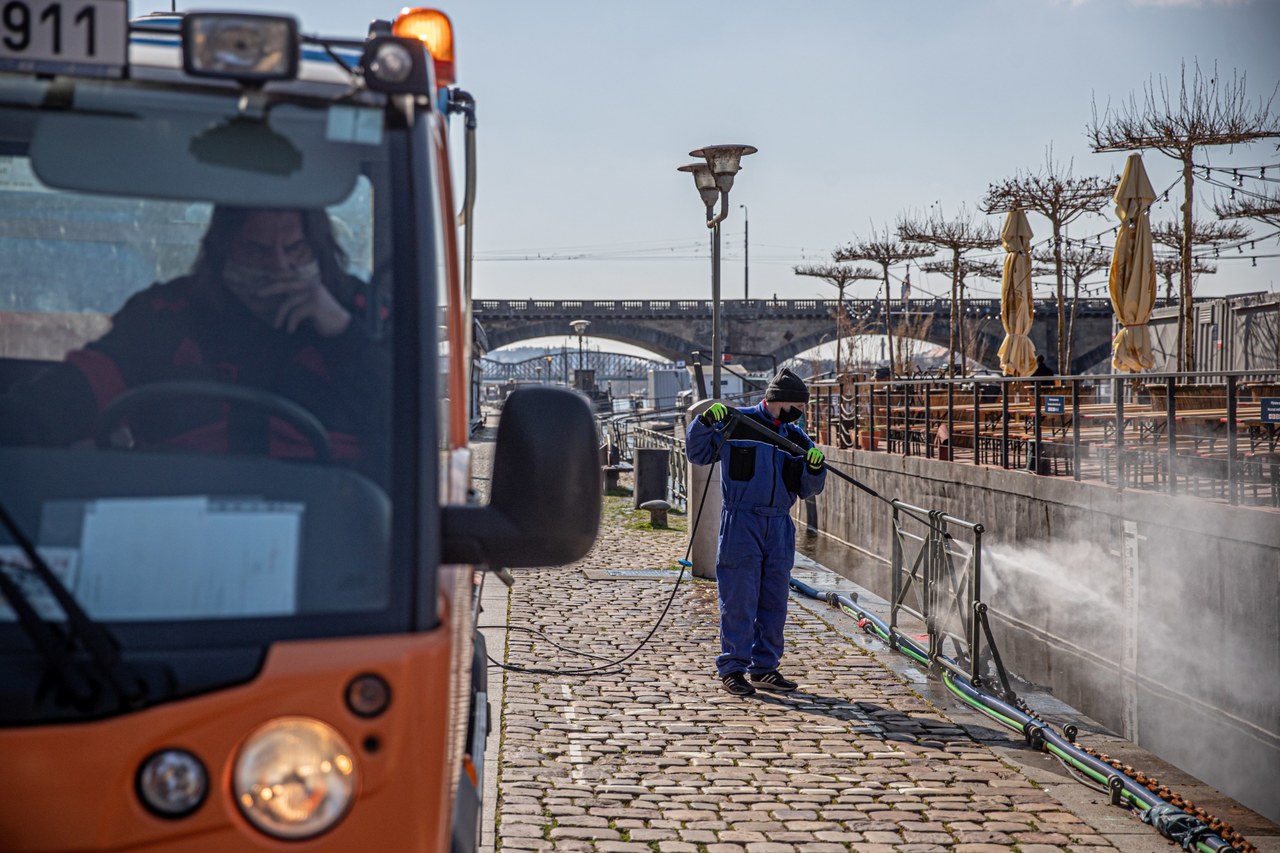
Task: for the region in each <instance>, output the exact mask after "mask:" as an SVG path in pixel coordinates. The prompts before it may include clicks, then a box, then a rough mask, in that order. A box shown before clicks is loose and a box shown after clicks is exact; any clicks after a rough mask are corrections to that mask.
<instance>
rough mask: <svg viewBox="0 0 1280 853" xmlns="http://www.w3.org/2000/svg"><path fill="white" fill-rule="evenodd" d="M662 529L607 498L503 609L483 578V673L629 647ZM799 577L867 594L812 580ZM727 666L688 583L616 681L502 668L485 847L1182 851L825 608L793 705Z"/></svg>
mask: <svg viewBox="0 0 1280 853" xmlns="http://www.w3.org/2000/svg"><path fill="white" fill-rule="evenodd" d="M624 482H625V481H624ZM647 518H648V514H647V513H645V512H635V511H632V510H631V508H630V500H629V499H626V498H617V497H615V498H606V511H605V519H604V523H603V525H602V529H601V532H600V537H599V540H598V542H597V544H596V547H595V548H594V549H593V550H592V552H591V553H590V554H589V555H588V556H587V557H586V558H585V559H583V560H581V561H580V562H579V563H577V564H575V565H573V566H570V567H565V568H559V569H546V570H532V571H522V572H517V573H516V584H515V586H514V587H513V588H512V589H510V590H507V589H506V588H505V587H502V586H501V584H499V583H498V582H497V581H496V580H495V579H493V578H490V579H489V581H488V583H487V584H486V588H485V593H484V598H483V602H484V613H483V615H482V620H481V624H482V625H483V626H486V627H484V628H483V630H484V633H485V635H486V637H487V639H488V642H489V650H490V654H491V655H492V656H493V657H494V658H496V659H498V660H502V661H505V662H506V663H508V664H512V665H519V666H522V667H526V668H530V667H532V668H543V669H579V668H583V667H589V666H592V665H595V664H599V663H601V661H607V660H612V659H616V658H620V657H623V656H624V655H626V654H628V653H629V652H631V651H632V650H633V649H635V648H636V646H637V645H638V644H640V643H641V642H642V641H643V640H644V639H645V637H646V635H647V634H648V632H649V630H650V629H651V628H652V626H653V625H654V623H655V622H656V621H657V620H658V618H659V615H660V614H661V613H662V610H663V608H664V607H665V606H666V604H667V602H668V600H669V599H670V597H671V593H672V590H673V587H674V583H673V580H674V578H675V576H676V572H675V571H674V568H675V567H676V560H677V559H679V558H680V557H683V556H684V551H685V547H686V534H685V532H684V529H685V525H686V524H687V523H688V522H689V519H687V518H685V517H683V516H678V517H675V518H674V520H673V524H674V525H676V526H677V527H678V528H679V529H677V530H668V531H660V530H652V529H646V528H647V525H646V524H645V522H646V521H647ZM710 523H716V522H715V521H714V520H713V521H712V522H710ZM796 576H797V577H798V578H800V579H802V580H804V581H805V582H807V583H810V584H811V585H813V586H816V587H819V588H821V589H824V590H826V589H838V590H850V589H852V588H853V587H852V584H850V583H849V582H848V581H845V580H844V579H842V578H840V577H838V576H837V575H835V574H833V573H831V572H828V571H826V570H825V569H823V568H822V567H820V566H816V565H813V564H808V565H807V566H802V567H800V568H797V570H796ZM862 595H863V599H862V600H863V602H864V603H865V602H866V601H867V600H868V596H867V595H866V593H865V592H863V593H862ZM508 625H509V626H511V627H504V626H508ZM561 647H563V648H569V649H578V650H583V651H586V652H589V653H590V654H591V655H595V656H597V657H595V658H587V657H583V656H579V655H575V654H571V653H569V652H566V651H564V650H563V648H561ZM718 651H719V637H718V628H717V606H716V590H715V585H714V584H713V583H710V582H706V581H697V582H694V581H692V580H690V579H689V578H688V577H687V575H686V577H685V580H684V581H683V583H681V584H680V586H679V588H678V590H676V594H675V597H674V599H673V600H672V603H671V608H670V612H669V613H667V615H666V618H665V620H664V621H663V622H662V624H661V626H660V627H659V629H658V631H657V632H656V634H655V635H654V636H653V637H652V639H651V640H649V642H648V644H647V645H646V646H645V647H644V648H643V649H642V650H641V651H640V652H638V653H637V654H636V655H635V656H634V657H632V658H630V659H629V660H628V661H627V662H626V663H625V664H624V665H623V666H621V667H614V668H609V669H606V670H605V671H603V672H597V673H593V674H587V675H550V674H535V673H528V672H515V671H503V670H501V669H499V668H497V667H491V670H490V676H491V677H490V687H491V691H490V699H491V704H492V708H493V712H494V716H495V720H494V733H493V735H492V736H491V738H490V747H489V751H488V753H487V755H486V761H485V773H486V777H487V780H486V784H487V791H486V802H485V824H486V827H487V829H486V838H485V845H486V849H489V850H494V849H496V850H544V849H555V850H598V851H604V852H605V853H625V851H636V853H648V851H682V853H703V851H705V853H737V851H745V853H784V851H793V850H794V851H801V850H804V851H815V853H822V851H845V850H853V851H866V853H889V851H894V850H897V851H904V853H927V851H935V850H937V851H944V850H954V851H958V853H988V851H992V853H994V851H1007V850H1014V849H1016V850H1018V851H1021V853H1049V851H1055V850H1070V851H1088V850H1102V849H1120V850H1125V851H1164V850H1174V849H1176V847H1173V846H1171V845H1170V843H1169V842H1168V841H1166V840H1165V839H1163V838H1162V837H1161V836H1160V835H1159V834H1158V833H1156V831H1155V830H1154V829H1152V828H1150V827H1148V826H1146V825H1144V824H1142V823H1140V822H1139V821H1138V820H1137V818H1136V817H1135V816H1133V815H1132V814H1131V813H1128V812H1126V811H1124V810H1122V809H1119V808H1116V807H1112V806H1110V805H1109V804H1108V802H1107V797H1106V795H1105V794H1104V793H1101V792H1099V791H1096V790H1093V789H1091V788H1088V787H1085V786H1084V785H1082V784H1080V783H1078V782H1076V781H1075V780H1074V779H1072V778H1071V777H1070V776H1069V775H1068V774H1067V772H1066V771H1065V770H1064V769H1063V768H1062V767H1061V766H1060V765H1059V764H1058V763H1057V762H1056V761H1054V760H1053V759H1051V758H1050V757H1049V756H1047V755H1046V754H1044V753H1042V752H1038V751H1033V750H1031V749H1030V748H1028V747H1027V746H1026V745H1025V744H1023V743H1022V742H1021V741H1020V740H1018V741H1015V740H1013V739H1012V734H1013V733H1012V732H1010V731H1008V730H1003V729H1001V728H1000V727H999V726H998V724H996V723H994V722H992V721H991V720H989V719H988V718H986V717H984V716H982V715H979V714H977V713H976V712H972V711H971V710H969V709H968V708H967V707H966V706H963V705H961V704H960V703H959V702H958V701H956V700H954V699H953V698H952V697H951V696H950V694H948V693H946V692H945V691H943V690H941V689H939V688H938V687H937V686H936V685H931V684H930V683H929V682H928V680H927V678H926V677H925V675H924V674H923V673H921V672H920V671H919V670H918V669H916V668H915V667H914V666H912V665H911V661H910V660H909V659H907V658H905V657H903V656H901V655H896V654H894V653H892V652H890V651H889V650H888V649H887V648H885V647H884V646H883V644H881V643H879V642H878V641H876V640H875V639H873V638H871V637H869V636H867V635H865V634H863V633H861V632H860V631H859V630H858V629H857V628H856V626H855V625H854V624H853V620H852V619H850V618H849V617H847V616H846V615H844V614H843V613H841V612H839V611H836V610H833V609H831V608H829V607H828V606H827V605H826V604H825V603H822V602H815V601H811V600H808V599H805V600H801V599H798V598H797V597H796V596H795V595H794V594H793V596H792V607H791V610H790V615H789V617H788V623H787V652H786V656H785V658H784V659H783V662H782V670H783V672H784V673H786V674H787V675H788V676H790V677H792V678H795V679H798V680H799V681H800V683H801V688H800V690H799V691H798V692H796V693H792V694H790V695H786V696H773V695H769V694H757V695H756V696H755V697H751V698H747V699H740V698H735V697H732V696H729V695H728V694H726V693H725V692H724V691H723V690H721V689H720V685H719V681H718V679H717V678H716V677H715V672H714V663H713V662H714V658H715V656H716V654H717V653H718ZM1039 701H1040V702H1041V703H1043V704H1042V705H1040V706H1037V704H1036V701H1032V706H1033V707H1037V710H1039V711H1041V712H1042V713H1043V714H1044V715H1045V716H1046V718H1047V719H1048V720H1049V721H1050V722H1052V723H1053V724H1055V725H1056V726H1060V725H1061V724H1062V723H1065V722H1075V723H1076V724H1077V725H1078V726H1080V729H1081V733H1082V734H1081V741H1082V742H1083V743H1085V744H1086V745H1090V746H1094V747H1095V748H1097V749H1100V750H1102V751H1103V752H1108V753H1111V754H1113V755H1117V756H1121V757H1123V760H1124V761H1126V762H1127V763H1129V764H1132V765H1134V766H1135V767H1139V768H1140V769H1144V770H1146V772H1148V773H1150V774H1152V775H1155V776H1158V777H1160V779H1161V781H1162V782H1166V783H1168V784H1170V785H1171V786H1172V787H1174V788H1175V789H1177V790H1180V791H1182V792H1183V793H1184V795H1186V796H1188V797H1189V798H1190V799H1192V800H1194V801H1196V802H1197V803H1199V804H1202V805H1204V806H1205V807H1206V808H1209V809H1210V811H1213V812H1214V813H1215V814H1217V815H1218V817H1220V818H1222V819H1224V820H1226V821H1228V822H1230V823H1231V824H1233V825H1234V826H1235V828H1236V829H1238V830H1240V831H1241V832H1243V833H1244V834H1245V835H1246V837H1248V838H1249V840H1250V841H1252V842H1253V843H1254V844H1255V845H1257V846H1258V847H1259V849H1260V850H1263V851H1266V853H1276V851H1280V834H1278V832H1277V829H1276V827H1275V826H1274V825H1271V824H1269V823H1267V822H1266V821H1265V820H1263V819H1262V818H1260V817H1258V816H1257V815H1255V814H1253V813H1252V812H1248V811H1247V810H1244V809H1243V808H1241V807H1239V806H1237V805H1235V804H1234V803H1232V802H1231V801H1229V800H1226V799H1225V798H1221V797H1220V796H1219V797H1217V798H1216V799H1215V795H1214V792H1212V791H1210V790H1208V789H1207V788H1205V787H1204V786H1203V785H1199V784H1198V783H1196V782H1195V781H1194V780H1190V779H1188V778H1187V777H1186V776H1185V774H1179V773H1178V771H1176V770H1175V769H1174V768H1171V767H1169V766H1168V765H1164V764H1163V763H1161V762H1158V761H1157V760H1155V759H1154V758H1153V757H1151V756H1148V755H1146V754H1145V753H1142V752H1141V751H1140V750H1136V749H1134V748H1132V747H1130V746H1128V745H1126V744H1124V743H1123V742H1120V741H1118V739H1116V738H1114V737H1113V736H1110V735H1108V734H1106V733H1105V732H1104V731H1102V730H1101V728H1100V727H1098V726H1097V725H1096V724H1093V723H1092V722H1091V721H1088V720H1085V719H1082V718H1080V717H1079V716H1078V715H1075V714H1074V712H1072V711H1071V709H1069V708H1066V706H1061V705H1059V704H1055V703H1054V702H1053V700H1052V699H1051V698H1048V697H1039ZM1144 762H1146V763H1144Z"/></svg>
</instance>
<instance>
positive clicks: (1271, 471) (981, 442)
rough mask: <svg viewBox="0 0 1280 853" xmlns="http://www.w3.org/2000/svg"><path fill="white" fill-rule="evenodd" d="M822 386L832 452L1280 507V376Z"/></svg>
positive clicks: (856, 381) (820, 430)
mask: <svg viewBox="0 0 1280 853" xmlns="http://www.w3.org/2000/svg"><path fill="white" fill-rule="evenodd" d="M810 388H811V392H812V394H813V399H812V400H811V405H810V412H809V414H808V423H809V426H810V428H811V431H812V434H813V437H814V439H815V440H816V441H819V442H821V443H824V444H828V445H833V446H836V447H842V448H857V449H859V450H866V451H881V452H889V453H899V454H901V455H904V456H923V457H925V458H931V459H941V460H943V461H950V462H953V463H969V464H973V465H994V466H998V467H1001V468H1021V469H1025V470H1027V471H1030V472H1032V473H1034V474H1037V475H1041V476H1065V475H1069V476H1072V477H1073V478H1074V479H1075V480H1083V479H1098V480H1101V481H1103V482H1105V483H1107V484H1109V485H1113V486H1115V487H1117V488H1120V489H1124V488H1137V489H1149V490H1159V491H1166V492H1169V493H1171V494H1173V493H1192V494H1196V495H1201V496H1219V497H1221V498H1223V499H1225V500H1227V501H1228V502H1230V503H1232V504H1239V503H1245V502H1247V503H1254V504H1263V505H1271V506H1280V448H1278V447H1277V440H1278V439H1280V370H1266V371H1252V372H1242V371H1218V372H1197V373H1155V374H1139V375H1137V376H1128V375H1123V376H1121V375H1100V376H1067V377H1045V378H1043V379H1037V380H1031V379H1025V378H1011V377H998V376H980V377H968V378H957V379H940V378H913V379H902V380H892V381H879V382H877V381H867V380H863V379H862V378H860V377H849V376H846V377H844V379H843V381H842V382H839V383H837V382H835V381H834V380H832V381H826V382H817V383H813V384H812V385H811V386H810Z"/></svg>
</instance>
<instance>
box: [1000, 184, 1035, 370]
mask: <svg viewBox="0 0 1280 853" xmlns="http://www.w3.org/2000/svg"><path fill="white" fill-rule="evenodd" d="M1000 239H1001V241H1003V243H1004V250H1005V252H1007V253H1008V254H1006V255H1005V258H1004V275H1003V276H1001V278H1000V323H1001V324H1002V325H1003V326H1004V333H1005V337H1004V342H1003V343H1001V344H1000V353H999V355H1000V369H1001V370H1002V371H1004V374H1005V376H1030V375H1031V373H1032V371H1034V370H1035V369H1036V345H1035V344H1033V343H1031V338H1029V337H1027V336H1028V335H1029V334H1030V333H1031V323H1032V321H1034V320H1035V316H1036V313H1035V305H1034V304H1033V303H1032V301H1031V223H1030V222H1028V221H1027V214H1026V213H1024V212H1023V211H1021V210H1018V209H1014V210H1011V211H1009V215H1008V216H1006V217H1005V218H1004V227H1003V228H1002V229H1001V230H1000Z"/></svg>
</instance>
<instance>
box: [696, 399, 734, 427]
mask: <svg viewBox="0 0 1280 853" xmlns="http://www.w3.org/2000/svg"><path fill="white" fill-rule="evenodd" d="M727 417H729V407H728V406H726V405H725V404H724V403H712V404H711V405H710V407H708V408H707V410H706V411H705V412H703V413H702V414H700V415H698V419H699V420H701V421H702V423H703V424H705V425H706V426H711V425H712V424H718V423H720V422H721V421H722V420H724V419H725V418H727Z"/></svg>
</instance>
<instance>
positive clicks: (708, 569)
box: [685, 400, 724, 580]
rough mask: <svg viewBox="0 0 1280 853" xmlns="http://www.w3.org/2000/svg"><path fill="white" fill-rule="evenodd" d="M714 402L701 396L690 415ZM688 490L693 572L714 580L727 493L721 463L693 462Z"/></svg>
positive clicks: (699, 412) (690, 555) (694, 415)
mask: <svg viewBox="0 0 1280 853" xmlns="http://www.w3.org/2000/svg"><path fill="white" fill-rule="evenodd" d="M712 402H713V401H712V400H702V401H700V402H698V403H696V404H695V405H694V406H693V407H692V408H690V410H689V413H688V415H687V417H690V418H693V417H697V416H698V415H700V414H702V412H703V411H704V410H705V409H706V408H707V407H708V406H710V405H711V403H712ZM687 494H688V495H689V501H688V505H687V507H686V509H685V513H686V517H687V518H688V519H689V535H690V536H691V537H693V543H692V548H691V549H690V553H689V559H690V560H691V561H692V562H693V576H694V577H695V578H702V579H704V580H715V579H716V552H717V551H718V549H719V545H720V508H721V507H722V506H723V505H724V496H723V495H722V494H721V493H720V466H719V465H694V464H693V463H690V464H689V483H688V492H687ZM704 494H705V495H706V497H705V499H704V498H703V495H704ZM699 507H701V511H700V512H701V514H700V515H699ZM695 519H696V526H695Z"/></svg>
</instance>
